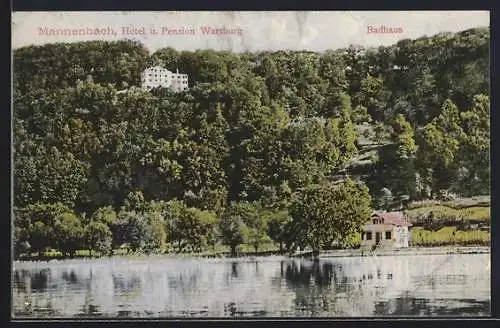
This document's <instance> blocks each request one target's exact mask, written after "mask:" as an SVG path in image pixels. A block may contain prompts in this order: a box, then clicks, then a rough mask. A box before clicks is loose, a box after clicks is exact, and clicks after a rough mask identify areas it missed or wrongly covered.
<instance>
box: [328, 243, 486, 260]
mask: <svg viewBox="0 0 500 328" xmlns="http://www.w3.org/2000/svg"><path fill="white" fill-rule="evenodd" d="M490 253H491V247H489V246H439V247H408V248H396V249H382V248H381V249H377V250H375V251H364V250H360V249H355V250H334V251H324V252H320V254H319V258H320V259H321V258H332V257H365V256H407V255H449V254H490Z"/></svg>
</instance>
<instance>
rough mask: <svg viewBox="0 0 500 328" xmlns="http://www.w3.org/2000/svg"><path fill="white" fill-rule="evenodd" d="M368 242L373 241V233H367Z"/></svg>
mask: <svg viewBox="0 0 500 328" xmlns="http://www.w3.org/2000/svg"><path fill="white" fill-rule="evenodd" d="M366 240H372V233H371V231H368V232H367V233H366Z"/></svg>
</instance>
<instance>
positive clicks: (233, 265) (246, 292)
mask: <svg viewBox="0 0 500 328" xmlns="http://www.w3.org/2000/svg"><path fill="white" fill-rule="evenodd" d="M488 264H489V255H487V254H476V255H448V256H411V257H410V256H400V257H380V258H376V257H362V258H361V257H360V258H336V259H331V260H330V259H328V260H326V259H325V260H321V261H320V262H312V261H307V260H292V259H285V258H278V257H276V258H274V257H271V258H257V259H251V260H247V259H231V260H221V259H210V260H201V259H200V260H196V259H182V260H181V259H164V258H152V259H149V260H147V261H139V260H135V261H126V260H124V259H120V258H116V259H111V260H109V259H107V260H105V259H100V260H86V261H84V260H72V261H60V262H51V263H27V262H26V263H18V262H17V263H15V270H14V272H13V286H14V290H13V301H14V304H13V314H14V316H15V317H54V316H58V317H72V316H79V317H94V316H102V317H171V316H212V317H240V316H273V317H277V316H281V317H297V316H300V317H303V316H306V317H311V316H313V317H314V316H318V317H356V316H400V315H404V316H436V315H453V316H457V315H489V312H490V277H489V270H487V269H486V270H485V268H489V265H488Z"/></svg>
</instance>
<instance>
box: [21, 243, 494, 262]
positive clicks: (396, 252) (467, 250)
mask: <svg viewBox="0 0 500 328" xmlns="http://www.w3.org/2000/svg"><path fill="white" fill-rule="evenodd" d="M490 253H491V248H490V247H489V246H438V247H409V248H399V249H389V248H387V249H377V250H375V251H367V250H361V249H339V250H328V251H321V252H320V253H319V259H328V258H342V257H367V256H414V255H450V254H471V255H472V254H490ZM272 256H282V257H285V258H288V259H294V258H295V259H297V258H298V259H300V258H303V259H311V258H312V252H311V251H307V252H302V253H298V254H292V255H290V254H286V253H283V252H279V251H276V252H259V253H247V254H239V255H237V256H235V257H231V256H226V254H150V255H146V254H128V255H127V254H124V255H113V256H103V257H75V258H47V259H23V260H19V259H17V260H14V261H13V263H16V262H17V263H27V262H59V261H65V260H102V259H113V258H125V259H130V260H144V259H158V258H171V259H227V260H231V259H233V260H239V259H245V258H256V257H260V258H266V257H272Z"/></svg>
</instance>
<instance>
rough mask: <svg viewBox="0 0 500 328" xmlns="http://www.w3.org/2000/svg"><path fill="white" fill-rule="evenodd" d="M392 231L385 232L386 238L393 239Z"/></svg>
mask: <svg viewBox="0 0 500 328" xmlns="http://www.w3.org/2000/svg"><path fill="white" fill-rule="evenodd" d="M391 238H392V237H391V232H390V231H386V232H385V239H391Z"/></svg>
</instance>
